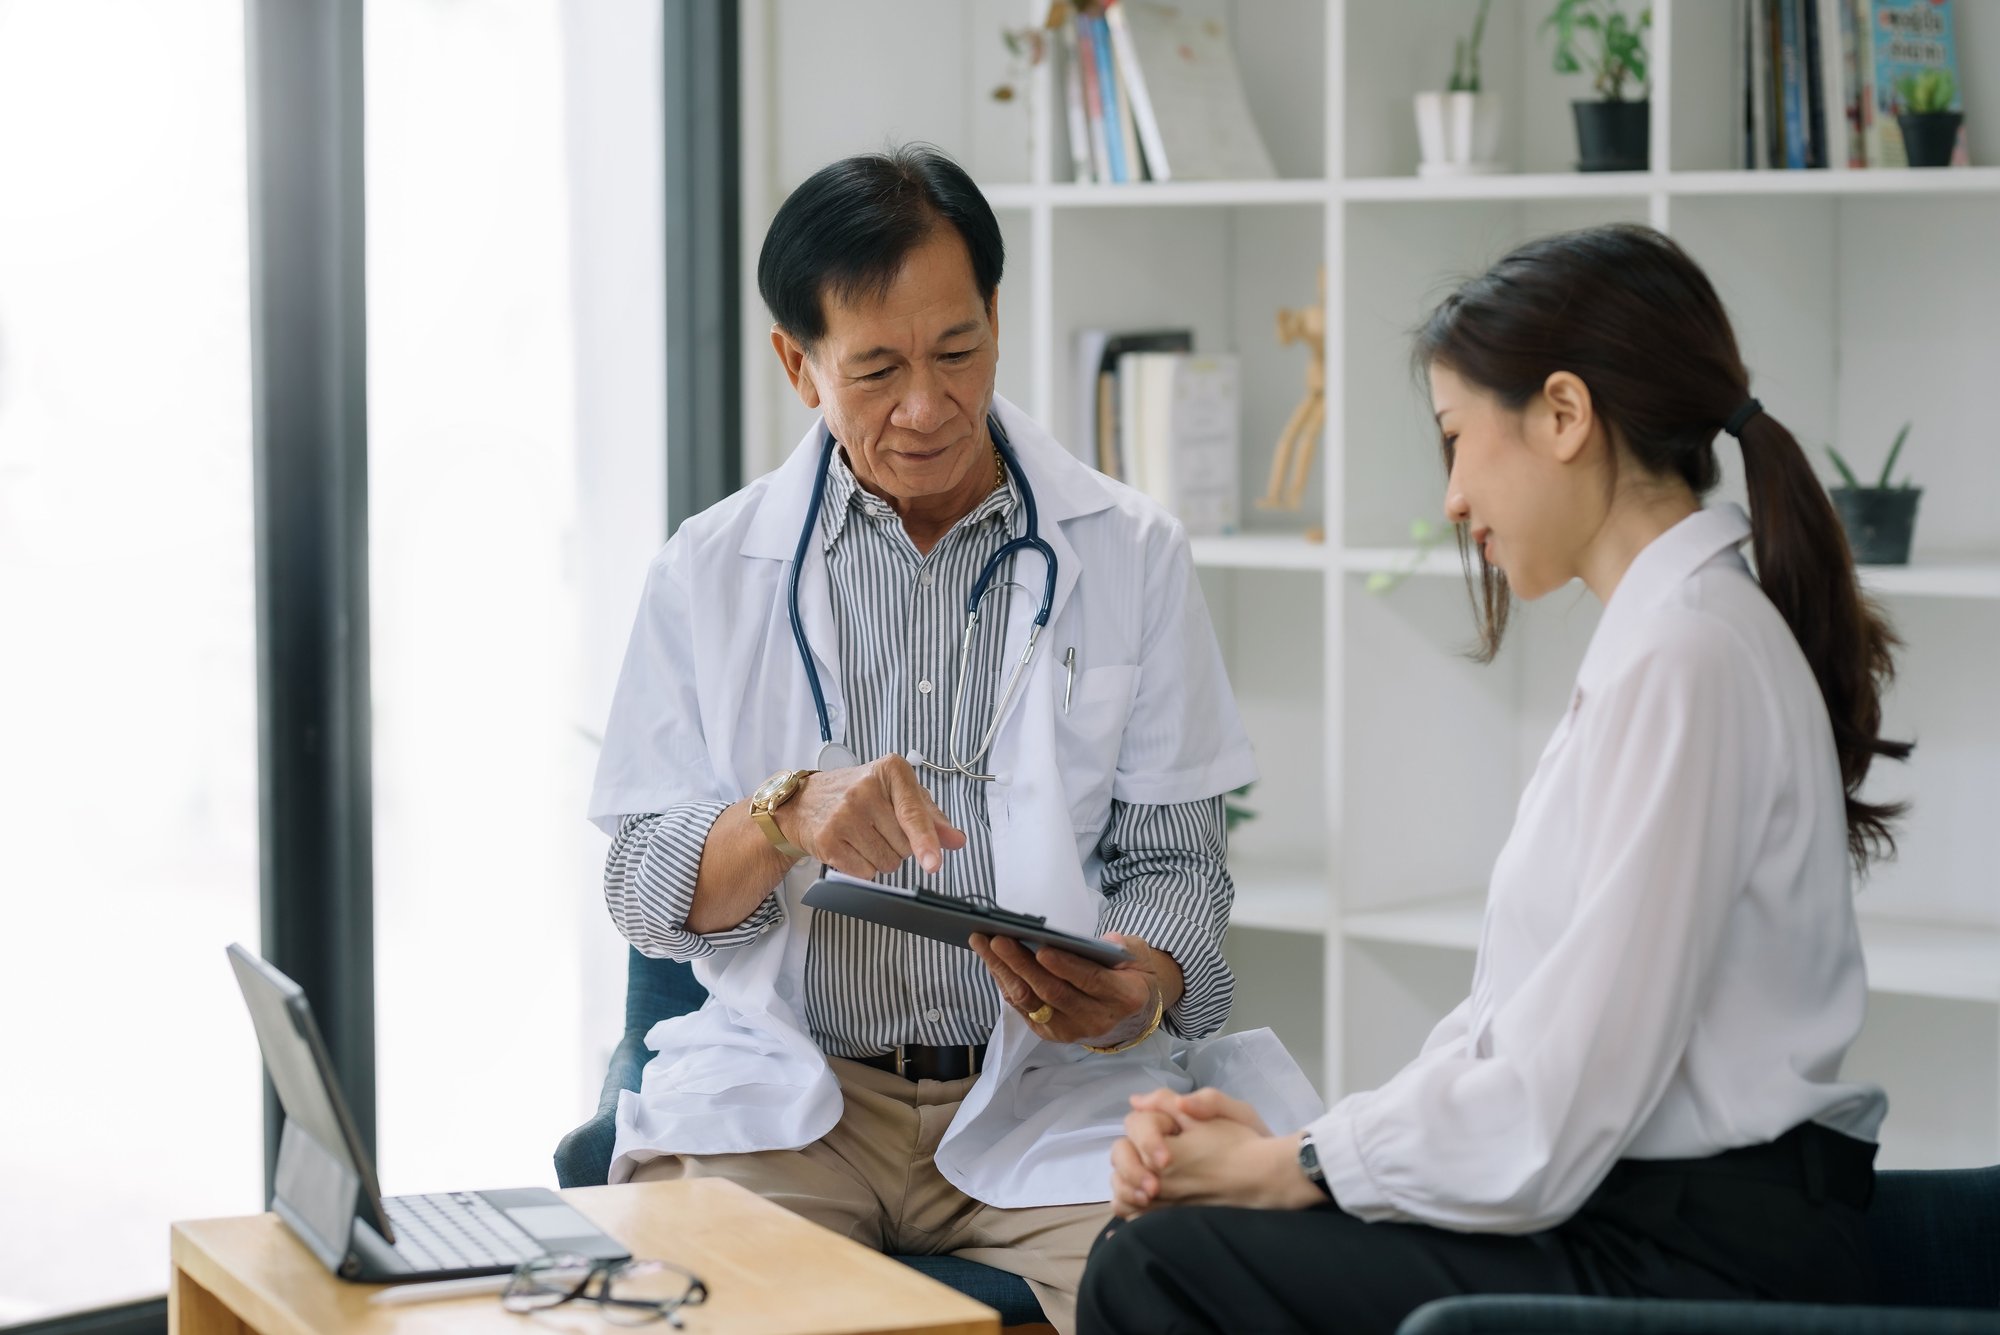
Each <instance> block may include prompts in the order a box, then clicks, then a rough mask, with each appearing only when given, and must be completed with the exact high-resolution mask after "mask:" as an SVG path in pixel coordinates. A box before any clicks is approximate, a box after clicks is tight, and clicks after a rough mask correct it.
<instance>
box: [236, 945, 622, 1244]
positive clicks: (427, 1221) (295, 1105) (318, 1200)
mask: <svg viewBox="0 0 2000 1335" xmlns="http://www.w3.org/2000/svg"><path fill="white" fill-rule="evenodd" d="M229 963H230V966H231V967H232V968H234V969H235V971H236V982H237V985H238V986H239V987H241V988H242V989H243V1000H244V1001H246V1002H247V1003H249V1006H250V1020H251V1022H252V1023H253V1024H254V1025H255V1026H256V1028H257V1046H258V1047H259V1048H261V1049H263V1052H264V1069H265V1070H267V1071H269V1072H270V1073H271V1083H272V1084H274V1085H276V1086H277V1088H278V1101H279V1102H280V1103H281V1104H283V1105H284V1110H285V1127H284V1132H283V1134H282V1135H281V1136H280V1138H279V1142H278V1172H277V1178H276V1181H275V1184H274V1185H273V1187H272V1189H271V1208H272V1209H273V1210H274V1211H276V1212H277V1214H278V1217H279V1218H280V1219H283V1220H284V1221H285V1223H286V1225H287V1226H289V1227H290V1228H291V1230H292V1232H293V1233H295V1234H297V1235H298V1238H299V1241H301V1242H303V1243H304V1244H305V1245H306V1246H307V1247H308V1248H309V1249H310V1250H311V1251H312V1253H313V1255H315V1256H317V1257H318V1258H319V1259H320V1261H321V1263H322V1264H324V1265H325V1266H326V1268H327V1269H329V1270H331V1271H332V1272H333V1273H334V1274H336V1275H338V1276H340V1277H341V1278H342V1279H351V1280H356V1281H361V1282H366V1283H371V1284H382V1283H398V1282H401V1281H405V1280H419V1279H457V1278H460V1277H465V1276H471V1275H498V1274H504V1273H506V1272H507V1271H510V1270H512V1269H513V1268H514V1267H515V1266H517V1265H519V1264H520V1263H521V1262H523V1261H526V1260H531V1259H533V1258H534V1257H537V1256H542V1255H544V1254H547V1253H552V1252H575V1253H579V1254H581V1255H583V1256H587V1257H590V1258H591V1259H593V1260H605V1261H622V1260H625V1259H627V1258H628V1257H629V1256H630V1255H631V1253H630V1252H628V1251H627V1250H626V1249H625V1248H624V1247H623V1246H622V1245H621V1244H620V1243H619V1242H618V1240H617V1239H616V1238H612V1237H610V1236H608V1235H606V1234H605V1233H604V1232H603V1231H602V1230H600V1229H599V1228H598V1227H597V1225H595V1224H593V1223H591V1222H590V1220H588V1219H586V1218H584V1216H583V1215H582V1214H581V1213H579V1212H578V1211H577V1210H576V1208H575V1207H574V1206H571V1205H569V1204H567V1203H566V1202H565V1201H564V1200H563V1199H562V1197H560V1196H558V1195H556V1194H555V1192H553V1191H550V1190H548V1189H547V1188H546V1187H521V1188H514V1189H510V1190H506V1191H454V1192H440V1193H437V1194H435V1195H428V1196H389V1197H384V1196H383V1195H382V1192H381V1190H380V1188H379V1187H377V1186H376V1183H375V1167H374V1165H373V1164H372V1163H370V1162H369V1159H368V1156H367V1154H366V1153H364V1152H363V1150H362V1148H361V1141H360V1138H359V1137H358V1136H357V1135H356V1134H355V1130H354V1119H353V1117H352V1116H350V1115H349V1113H348V1110H347V1100H346V1099H345V1098H344V1097H342V1095H341V1092H340V1084H339V1082H338V1081H337V1080H336V1079H335V1078H334V1073H333V1063H332V1061H331V1059H330V1058H329V1056H328V1054H327V1050H326V1044H325V1043H324V1042H323V1041H322V1040H321V1038H320V1033H319V1026H318V1024H316V1023H315V1022H314V1021H313V1015H312V1007H311V1006H309V1005H308V1004H307V1003H306V994H305V991H304V989H302V988H301V987H300V986H299V985H298V984H297V983H295V982H293V981H292V980H291V979H289V978H287V977H285V975H284V974H282V973H280V972H278V971H277V970H276V969H274V968H272V967H271V966H270V965H269V964H267V963H265V962H264V961H263V960H261V959H259V958H257V957H256V956H255V955H252V954H251V953H250V952H249V951H247V950H245V949H244V948H243V947H242V946H240V945H232V946H230V947H229Z"/></svg>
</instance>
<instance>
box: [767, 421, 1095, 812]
mask: <svg viewBox="0 0 2000 1335" xmlns="http://www.w3.org/2000/svg"><path fill="white" fill-rule="evenodd" d="M986 429H987V431H988V432H989V433H990V434H991V436H992V437H993V445H994V448H995V449H997V450H999V451H1000V458H1001V461H1002V462H1004V463H1005V464H1006V465H1007V471H1008V473H1010V474H1011V475H1012V476H1013V478H1014V485H1015V486H1016V487H1018V488H1020V491H1021V504H1022V508H1023V509H1024V510H1025V512H1026V514H1027V519H1028V526H1027V532H1026V534H1025V535H1024V536H1022V537H1018V538H1015V539H1013V540H1012V541H1010V542H1007V543H1005V544H1003V545H1002V546H1001V548H1000V550H999V551H997V552H995V553H993V555H992V556H991V557H989V558H987V561H986V565H985V566H984V567H983V568H982V569H981V570H980V572H979V578H978V579H975V580H974V581H973V582H972V592H971V593H969V594H967V595H966V599H965V635H964V637H963V638H962V639H961V640H960V641H959V646H958V681H957V684H956V685H955V686H953V688H952V693H951V763H950V764H949V765H940V764H938V763H937V762H935V761H933V760H929V759H926V758H925V757H923V756H922V755H918V754H916V753H914V752H913V753H911V758H912V759H913V760H914V761H915V762H916V763H918V764H919V765H921V766H922V767H923V768H925V769H929V770H934V771H936V772H937V773H939V774H960V775H963V776H964V777H966V778H968V779H977V780H979V781H980V782H982V783H990V782H992V781H993V780H994V779H996V778H998V777H999V776H998V775H995V774H981V773H979V772H977V770H976V768H975V767H976V766H977V765H978V764H979V763H980V762H981V761H983V760H985V759H986V755H987V753H988V752H989V751H991V750H992V749H993V739H994V737H995V736H996V735H998V733H999V731H1000V724H1001V722H1002V720H1004V719H1005V718H1006V717H1007V709H1008V707H1009V706H1010V705H1012V704H1013V702H1014V694H1015V692H1016V691H1017V690H1019V688H1020V685H1021V676H1022V674H1023V673H1024V672H1026V671H1027V669H1028V663H1029V661H1030V660H1031V659H1033V658H1034V656H1035V643H1036V641H1038V640H1039V639H1040V638H1041V635H1042V627H1044V626H1046V625H1047V624H1048V622H1049V613H1050V612H1051V611H1052V610H1053V609H1054V607H1055V599H1056V553H1055V549H1054V548H1052V547H1050V546H1049V544H1048V543H1046V542H1044V541H1043V540H1042V534H1041V524H1040V522H1039V521H1038V520H1037V518H1036V515H1035V493H1034V491H1033V490H1032V489H1030V488H1029V486H1028V475H1027V474H1026V473H1024V472H1022V471H1021V463H1020V460H1018V459H1016V458H1015V457H1014V450H1013V447H1012V446H1010V445H1009V444H1008V443H1007V432H1006V431H1005V429H1003V428H1002V427H1001V425H1000V419H999V418H998V417H995V416H994V415H993V414H991V413H988V414H987V416H986ZM837 444H838V442H836V441H835V440H834V438H833V433H832V432H831V431H828V432H827V433H826V444H825V445H823V446H821V448H820V454H819V476H818V477H817V478H815V479H814V481H813V491H812V503H811V504H810V505H808V506H807V507H806V525H805V528H804V529H803V530H802V531H801V532H800V533H799V546H798V550H797V551H796V552H795V553H793V555H792V582H791V613H792V640H793V642H794V643H795V644H796V645H797V646H798V650H799V662H800V663H801V664H803V665H804V666H805V670H806V681H807V683H808V684H810V685H811V687H812V698H813V712H814V713H815V714H816V715H818V717H819V740H820V748H819V768H821V769H823V770H826V769H844V768H846V767H848V766H851V765H858V764H860V763H861V758H860V757H859V756H857V755H855V754H854V752H853V751H851V750H849V749H848V747H847V746H846V745H845V744H843V743H841V742H836V741H834V740H833V723H832V720H831V719H830V718H829V717H828V715H827V712H826V692H825V691H824V690H823V689H822V688H821V686H820V680H819V669H817V668H815V667H814V666H813V656H812V648H811V646H810V645H809V644H807V642H806V629H805V623H804V622H803V621H802V620H800V618H799V573H800V572H801V571H802V570H804V569H805V564H806V554H807V553H808V552H809V551H810V550H811V549H812V537H813V533H814V531H815V530H816V529H817V528H818V527H819V509H820V502H821V501H823V500H824V499H825V498H826V476H827V472H828V470H829V469H831V468H832V466H833V451H834V448H835V446H836V445H837ZM1021 551H1036V552H1040V553H1041V555H1042V563H1043V565H1044V567H1045V569H1044V571H1043V575H1042V605H1041V607H1040V608H1039V609H1038V610H1037V611H1036V613H1035V621H1034V624H1033V625H1032V626H1031V627H1030V628H1029V630H1028V643H1027V646H1026V647H1025V648H1024V649H1022V651H1021V658H1020V661H1019V662H1017V663H1015V665H1014V672H1013V675H1011V676H1010V677H1008V678H1007V687H1006V690H1005V691H1003V692H1002V693H1001V696H1000V701H999V703H998V704H997V705H996V706H995V707H994V710H993V719H992V722H990V723H989V724H988V725H987V727H986V732H985V735H984V736H982V737H981V738H980V739H979V745H978V746H977V747H975V748H974V749H973V751H972V754H971V755H962V754H960V746H961V743H960V735H959V734H960V728H961V725H962V722H963V720H962V718H961V710H962V707H963V705H964V703H965V677H966V672H967V670H968V668H969V667H970V665H971V654H972V636H973V632H974V631H976V630H977V629H978V627H979V605H980V604H981V603H982V602H984V601H985V599H986V595H988V594H990V593H992V592H994V590H995V589H996V588H1000V589H1005V588H1025V587H1026V586H1025V585H1022V584H1021V583H1020V582H1019V581H1017V580H1009V581H1008V582H1007V583H1005V584H1000V585H995V584H994V583H993V576H994V572H996V571H998V570H999V569H1000V566H1001V565H1002V563H1004V562H1005V561H1006V560H1007V558H1008V557H1010V556H1012V555H1014V554H1015V553H1016V552H1021Z"/></svg>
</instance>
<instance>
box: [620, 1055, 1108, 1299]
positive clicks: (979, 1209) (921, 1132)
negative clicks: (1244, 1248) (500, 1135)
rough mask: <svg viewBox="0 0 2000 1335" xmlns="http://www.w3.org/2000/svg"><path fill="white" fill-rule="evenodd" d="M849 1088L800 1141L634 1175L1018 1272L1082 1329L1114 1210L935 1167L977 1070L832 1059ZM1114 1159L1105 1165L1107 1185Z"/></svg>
mask: <svg viewBox="0 0 2000 1335" xmlns="http://www.w3.org/2000/svg"><path fill="white" fill-rule="evenodd" d="M829 1060H830V1061H831V1063H832V1065H833V1073H834V1075H835V1076H836V1077H838V1078H839V1080H840V1088H841V1092H842V1093H843V1094H844V1095H845V1096H846V1101H847V1102H846V1110H845V1111H844V1112H843V1113H842V1114H841V1117H840V1122H839V1124H838V1125H836V1126H835V1127H834V1128H833V1130H832V1131H829V1132H828V1133H827V1134H826V1137H825V1138H824V1139H822V1140H819V1141H817V1142H815V1143H814V1144H811V1145H808V1146H806V1147H805V1148H804V1149H800V1150H766V1151H763V1152H761V1153H757V1154H704V1155H663V1156H661V1157H660V1158H657V1159H649V1160H647V1161H646V1162H645V1163H642V1164H640V1165H639V1166H638V1167H637V1169H635V1170H634V1171H633V1174H632V1180H633V1181H635V1182H664V1181H673V1180H676V1179H679V1178H684V1177H720V1178H727V1179H728V1180H729V1181H731V1182H734V1183H736V1184H737V1185H738V1186H741V1187H744V1188H746V1189H748V1190H750V1191H754V1192H756V1193H757V1194H758V1195H759V1196H762V1197H764V1198H765V1199H766V1200H768V1201H772V1202H774V1203H775V1204H778V1205H782V1206H784V1207H785V1208H786V1209H788V1210H790V1211H792V1212H793V1213H794V1214H799V1215H803V1216H804V1217H806V1218H807V1219H810V1220H812V1221H813V1222H814V1223H816V1224H819V1225H821V1226H823V1227H825V1228H830V1229H832V1230H833V1231H834V1232H836V1233H838V1234H840V1235H841V1236H842V1237H845V1238H852V1239H853V1240H854V1241H856V1242H859V1243H862V1244H863V1245H865V1246H868V1247H872V1248H874V1249H875V1250H876V1251H878V1252H887V1253H891V1254H893V1253H898V1252H900V1253H906V1254H912V1255H950V1256H962V1257H964V1258H966V1259H967V1260H969V1261H977V1262H979V1263H980V1264H982V1265H990V1266H992V1267H993V1268H994V1269H996V1270H1005V1271H1008V1272H1009V1273H1011V1274H1016V1275H1019V1276H1021V1277H1022V1278H1023V1279H1025V1280H1027V1281H1028V1286H1029V1287H1030V1288H1032V1289H1033V1290H1034V1292H1035V1297H1036V1298H1038V1299H1040V1300H1041V1304H1042V1311H1043V1313H1044V1314H1045V1315H1046V1317H1047V1320H1048V1322H1049V1324H1051V1325H1053V1326H1054V1327H1055V1328H1056V1329H1057V1330H1059V1331H1061V1332H1062V1335H1073V1332H1074V1331H1075V1330H1076V1291H1077V1286H1078V1284H1079V1283H1080V1282H1081V1280H1082V1278H1083V1262H1084V1258H1085V1257H1086V1256H1088V1255H1089V1253H1090V1247H1091V1244H1092V1243H1093V1242H1095V1241H1096V1240H1097V1235H1098V1234H1099V1233H1100V1232H1102V1231H1103V1229H1104V1226H1105V1224H1106V1223H1108V1222H1109V1221H1110V1219H1111V1206H1110V1203H1109V1202H1106V1203H1104V1204H1101V1205H1050V1206H1042V1207H1038V1208H1034V1209H1025V1210H1002V1209H999V1208H997V1207H995V1206H991V1205H987V1204H985V1203H983V1202H981V1201H976V1200H974V1199H972V1197H970V1196H967V1195H966V1194H965V1193H964V1192H962V1191H960V1190H959V1189H958V1188H957V1187H954V1186H953V1185H952V1184H951V1183H950V1182H949V1181H947V1180H946V1179H945V1177H944V1175H943V1174H941V1173H940V1172H938V1168H937V1163H936V1159H935V1157H934V1156H935V1155H936V1153H937V1147H938V1141H939V1140H940V1139H942V1138H943V1136H944V1132H945V1128H946V1127H948V1126H950V1125H951V1119H952V1117H953V1116H954V1115H955V1114H956V1113H957V1112H958V1105H959V1102H960V1100H962V1099H964V1097H965V1095H966V1092H967V1091H968V1090H970V1089H971V1088H972V1082H973V1079H975V1078H976V1077H968V1078H966V1079H964V1080H918V1081H909V1080H905V1079H903V1078H902V1077H901V1076H897V1075H892V1074H890V1073H889V1072H887V1071H878V1070H876V1069H875V1068H874V1067H872V1066H863V1065H861V1063H859V1062H851V1061H845V1060H843V1059H841V1058H839V1057H833V1058H830V1059H829ZM1110 1176H1111V1168H1110V1165H1109V1164H1108V1163H1107V1164H1106V1165H1105V1180H1106V1182H1107V1184H1108V1183H1109V1180H1110Z"/></svg>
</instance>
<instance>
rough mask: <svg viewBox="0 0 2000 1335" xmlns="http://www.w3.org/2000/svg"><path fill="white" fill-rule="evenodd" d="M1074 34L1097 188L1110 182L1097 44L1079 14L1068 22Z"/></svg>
mask: <svg viewBox="0 0 2000 1335" xmlns="http://www.w3.org/2000/svg"><path fill="white" fill-rule="evenodd" d="M1070 24H1071V27H1072V28H1073V29H1074V30H1075V34H1076V59H1077V64H1078V65H1079V66H1080V67H1081V68H1082V70H1083V106H1084V116H1085V119H1086V121H1087V122H1088V125H1089V130H1090V179H1091V180H1093V181H1095V182H1097V183H1098V184H1100V185H1103V184H1108V183H1109V182H1110V181H1111V179H1112V176H1111V147H1110V143H1109V141H1108V140H1107V139H1106V138H1105V135H1104V93H1103V90H1102V89H1101V88H1100V87H1099V86H1098V65H1097V40H1096V38H1095V37H1094V36H1093V35H1092V32H1091V29H1092V26H1093V25H1092V24H1091V22H1090V20H1089V19H1087V18H1085V17H1084V16H1083V15H1082V14H1078V15H1077V16H1076V17H1075V18H1074V19H1072V20H1070Z"/></svg>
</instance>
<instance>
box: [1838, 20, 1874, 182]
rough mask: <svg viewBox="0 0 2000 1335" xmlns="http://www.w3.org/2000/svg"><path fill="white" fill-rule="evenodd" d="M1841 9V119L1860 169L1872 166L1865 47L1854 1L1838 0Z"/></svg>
mask: <svg viewBox="0 0 2000 1335" xmlns="http://www.w3.org/2000/svg"><path fill="white" fill-rule="evenodd" d="M1838 5H1839V8H1840V17H1839V22H1840V68H1841V79H1842V83H1841V94H1842V96H1841V118H1842V120H1843V121H1844V123H1845V134H1846V137H1847V165H1848V166H1849V167H1850V168H1852V169H1854V170H1857V171H1858V170H1860V169H1861V168H1863V167H1866V166H1867V165H1868V152H1867V148H1866V140H1865V139H1864V137H1863V127H1864V126H1865V124H1866V120H1865V118H1864V113H1863V111H1862V107H1863V104H1864V103H1865V101H1866V100H1867V96H1868V89H1867V85H1866V84H1865V83H1863V82H1862V78H1861V48H1860V39H1859V35H1858V34H1857V33H1856V32H1855V17H1854V0H1838Z"/></svg>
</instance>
